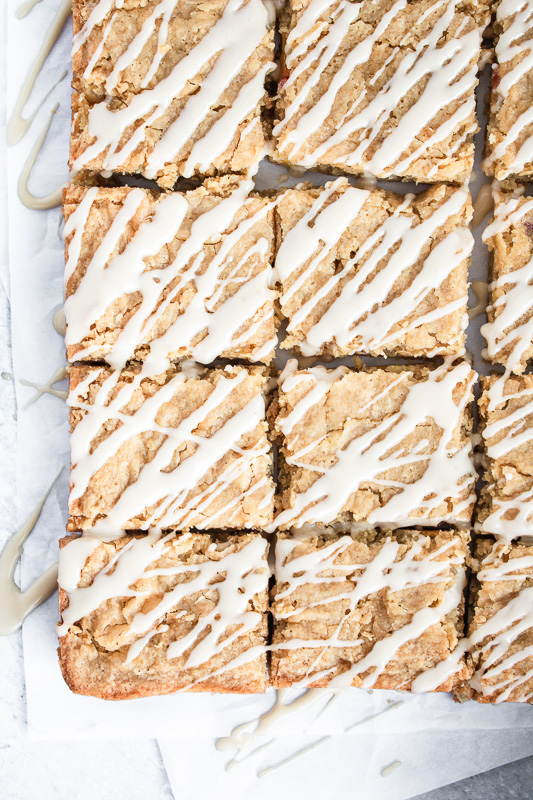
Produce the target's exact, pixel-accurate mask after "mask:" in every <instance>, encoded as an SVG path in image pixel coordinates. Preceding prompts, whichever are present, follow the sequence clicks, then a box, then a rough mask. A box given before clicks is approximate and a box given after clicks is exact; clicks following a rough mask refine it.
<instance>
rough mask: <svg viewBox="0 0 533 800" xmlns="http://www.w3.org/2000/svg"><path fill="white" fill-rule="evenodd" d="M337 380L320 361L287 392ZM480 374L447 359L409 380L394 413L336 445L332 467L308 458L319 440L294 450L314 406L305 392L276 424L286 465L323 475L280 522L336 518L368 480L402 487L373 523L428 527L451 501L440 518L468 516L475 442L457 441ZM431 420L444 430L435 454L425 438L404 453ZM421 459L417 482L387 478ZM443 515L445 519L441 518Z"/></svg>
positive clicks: (324, 387) (289, 381) (288, 383)
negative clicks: (425, 374) (436, 511)
mask: <svg viewBox="0 0 533 800" xmlns="http://www.w3.org/2000/svg"><path fill="white" fill-rule="evenodd" d="M290 363H291V368H292V369H295V368H296V364H295V362H290ZM286 374H287V373H285V375H286ZM337 374H338V373H337ZM409 374H410V373H409V372H400V373H398V374H397V375H395V376H394V377H393V379H392V380H391V382H390V383H389V384H388V386H387V387H386V388H385V389H384V390H383V392H381V393H380V394H379V395H378V396H376V397H374V398H373V399H372V400H371V401H370V402H369V403H368V408H372V406H373V405H374V404H375V403H377V402H379V401H380V400H381V399H382V398H383V397H386V396H387V395H388V394H389V393H390V391H391V390H392V389H393V388H394V387H395V386H396V384H397V383H399V382H402V381H405V379H406V377H407V376H408V375H409ZM331 379H332V375H331V374H329V375H328V372H327V371H326V370H325V369H324V368H323V367H315V368H312V369H309V370H305V371H302V372H297V373H296V374H295V375H293V376H289V377H288V378H285V380H283V381H282V383H281V391H282V392H288V391H290V389H291V387H292V386H293V385H294V382H295V381H302V382H305V383H307V384H308V386H309V389H310V390H311V389H316V387H317V386H318V385H320V387H321V388H320V390H319V392H320V393H321V394H322V395H325V393H326V392H327V391H329V388H330V384H331ZM475 379H476V374H475V372H473V371H472V370H471V368H470V366H469V365H468V364H467V363H466V362H462V363H460V364H458V365H456V366H454V367H451V368H450V367H449V366H448V365H447V364H445V365H443V366H442V367H439V368H437V369H434V370H432V371H430V373H429V374H428V377H427V379H425V380H417V381H416V382H415V383H413V384H412V385H411V386H409V388H408V393H407V396H406V397H405V400H404V401H403V403H402V406H401V408H400V409H399V410H398V411H397V412H396V413H394V414H391V415H390V416H388V417H386V418H385V419H384V420H382V421H381V422H379V423H377V424H376V425H375V426H374V427H372V428H371V429H370V430H369V431H367V432H366V433H363V434H361V435H359V436H356V437H355V438H353V439H352V440H351V441H349V442H348V444H346V446H345V447H344V448H343V449H340V450H338V451H337V453H336V461H335V462H334V463H333V464H332V465H331V466H330V467H329V468H326V467H322V466H320V467H319V466H315V465H314V464H313V463H312V461H305V459H304V458H303V456H305V455H306V454H307V453H308V452H311V453H313V452H316V448H317V447H319V446H320V442H321V439H319V440H317V441H314V442H312V443H311V444H310V445H309V446H308V447H307V448H306V450H305V452H302V451H300V452H298V451H295V444H296V442H297V440H298V428H297V426H298V425H305V419H306V418H307V414H309V413H311V414H312V407H311V409H309V408H308V402H305V399H306V396H305V395H304V396H303V402H302V400H299V401H298V402H296V406H295V408H294V409H293V411H292V413H291V415H290V417H287V418H286V419H284V420H280V421H279V423H277V424H278V426H279V428H280V429H281V430H282V432H283V433H284V435H285V437H286V448H287V451H288V452H287V456H286V460H287V463H288V464H292V465H299V466H301V467H303V468H305V469H307V470H310V471H312V472H313V471H314V472H316V474H317V479H316V480H315V481H314V483H312V484H311V485H310V486H309V488H307V489H306V490H305V491H303V492H300V493H299V494H297V495H296V497H295V499H294V501H293V506H292V508H288V509H286V510H284V511H282V512H281V513H280V514H279V515H278V516H277V518H276V526H277V527H286V526H288V525H296V526H298V527H299V526H301V525H303V524H304V523H306V522H311V523H313V522H325V523H327V522H331V521H333V520H335V518H336V517H337V515H338V514H339V513H341V511H342V509H343V507H344V506H345V504H346V503H348V501H349V499H350V496H351V495H352V493H353V492H355V491H357V489H358V488H359V487H360V486H361V484H366V483H374V484H377V485H378V486H380V487H383V489H386V488H396V489H399V490H400V491H398V492H397V493H396V494H394V495H393V496H391V498H390V499H389V500H388V501H387V502H385V503H384V504H383V505H381V506H380V507H378V508H377V509H375V510H373V511H371V512H370V513H369V514H368V515H367V518H366V521H367V522H368V523H369V524H371V525H374V524H378V523H387V524H391V525H396V526H408V525H409V524H415V525H423V524H427V522H428V520H429V524H432V522H431V516H430V515H431V511H432V510H433V509H436V508H438V507H439V506H440V505H441V504H443V503H445V502H447V503H448V504H449V506H450V511H449V512H448V513H447V514H446V513H444V514H443V518H442V519H445V520H446V521H449V522H455V521H460V520H461V518H462V517H463V518H464V519H465V521H466V517H465V516H464V515H465V512H467V510H468V509H469V508H470V507H471V505H472V503H473V502H474V499H475V495H474V491H473V489H474V477H475V473H474V466H473V462H472V457H471V444H470V441H464V442H463V443H462V444H459V445H457V444H454V443H453V439H454V436H456V435H457V431H458V429H460V427H461V423H462V420H463V415H464V411H465V408H466V405H467V403H468V402H469V401H470V399H471V390H472V386H473V384H474V381H475ZM461 386H463V388H462V390H461V396H460V398H459V400H458V401H457V402H456V401H455V400H454V391H456V390H457V389H460V387H461ZM365 410H366V407H364V408H360V409H358V411H359V412H363V411H365ZM427 420H433V422H434V423H435V424H436V425H437V426H438V427H439V428H440V429H441V430H442V435H441V437H440V439H439V441H438V443H437V446H436V449H435V450H434V451H433V452H432V453H428V452H425V451H426V450H427V447H426V445H427V442H426V441H425V440H424V441H423V442H420V443H419V446H418V447H417V448H415V449H413V450H411V451H410V452H409V453H407V454H406V453H405V452H404V446H405V445H404V442H405V440H406V438H407V437H409V436H410V435H411V434H413V432H414V431H415V429H416V427H417V426H418V425H422V424H424V422H426V421H427ZM420 463H423V464H425V470H424V473H423V475H422V477H421V478H420V479H419V480H416V481H414V482H412V483H407V482H403V481H399V480H396V479H395V480H392V479H387V478H386V477H385V473H386V471H387V470H392V469H395V468H398V467H401V466H404V465H408V464H420ZM465 493H466V496H465ZM420 512H422V513H421V514H420ZM418 515H419V516H418ZM435 521H436V520H433V523H434V522H435ZM439 521H442V520H441V518H439Z"/></svg>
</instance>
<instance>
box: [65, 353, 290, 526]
mask: <svg viewBox="0 0 533 800" xmlns="http://www.w3.org/2000/svg"><path fill="white" fill-rule="evenodd" d="M100 373H101V370H99V369H95V370H91V371H90V373H89V375H88V377H87V378H86V379H85V380H84V381H81V382H80V384H78V386H77V387H76V389H75V390H73V391H71V393H70V395H69V399H68V403H69V405H70V406H71V407H75V408H77V409H81V410H82V411H85V412H87V413H86V414H85V416H83V417H82V419H81V420H80V421H79V422H78V424H77V425H76V427H75V429H74V430H73V432H72V434H71V439H70V443H71V461H72V469H71V493H70V504H71V508H72V504H73V503H74V501H76V500H77V499H78V498H81V497H83V496H84V494H85V492H86V491H87V490H88V489H90V487H91V485H92V483H91V482H92V480H93V478H94V476H95V475H96V474H97V472H98V470H99V469H101V468H102V467H103V466H104V465H105V464H106V463H107V462H108V461H109V459H112V458H113V457H115V456H116V455H117V453H118V451H119V449H120V447H121V446H122V445H123V444H124V443H125V442H127V441H129V440H131V439H132V438H134V437H136V436H138V435H140V434H143V433H146V432H152V433H153V434H154V435H156V434H161V435H163V436H164V440H163V441H162V443H161V445H160V447H159V449H158V450H157V452H156V453H155V455H154V457H153V458H152V460H151V461H149V462H147V463H145V464H144V465H143V466H142V468H141V470H140V472H139V474H138V476H137V478H136V480H134V481H133V482H132V483H130V484H129V485H128V486H127V487H126V488H125V489H124V491H123V492H122V494H121V495H120V497H119V498H118V499H117V500H116V502H115V504H114V505H113V507H112V508H109V509H107V510H106V513H105V514H103V516H102V517H101V519H99V520H98V521H96V522H95V524H94V525H93V526H92V531H93V533H98V534H100V533H103V534H109V533H113V532H116V531H120V530H123V529H128V528H131V527H139V525H137V526H136V525H132V523H131V520H132V519H133V518H134V517H136V516H138V515H139V514H143V513H144V512H146V511H147V510H148V509H149V508H153V511H152V512H151V513H149V514H147V516H146V519H145V520H144V521H143V524H142V528H143V529H149V528H151V527H158V528H163V527H169V526H174V527H179V528H180V529H184V528H188V527H196V528H200V529H205V528H214V527H217V523H218V524H219V525H220V524H222V526H223V527H227V525H228V523H227V520H229V521H230V524H231V520H232V519H233V518H234V517H235V515H238V514H239V513H240V512H241V510H242V508H243V506H244V505H245V504H246V498H247V497H252V498H255V500H256V501H259V508H258V511H259V512H260V513H261V512H262V511H263V510H264V511H265V519H267V518H268V507H269V505H270V504H271V502H272V497H273V493H274V489H273V488H272V482H271V480H270V479H269V478H267V477H264V476H261V474H260V473H261V470H258V471H259V475H256V474H255V473H256V470H257V465H258V464H260V463H262V462H263V461H264V460H265V459H268V458H269V457H270V456H269V453H270V446H269V444H268V442H267V440H266V437H265V436H264V435H262V436H260V437H259V439H258V442H257V443H256V445H255V446H248V447H243V445H241V444H240V442H241V439H242V437H243V436H244V435H245V434H247V433H250V432H252V431H254V429H255V428H256V426H257V425H259V424H261V422H262V421H263V420H264V416H265V401H264V398H263V396H262V394H261V390H259V391H258V393H257V394H255V395H254V396H253V397H252V398H251V399H250V400H249V401H248V402H247V403H246V404H245V405H243V406H242V408H237V410H235V412H234V413H233V415H232V416H231V417H230V418H229V419H228V420H226V422H225V423H224V424H223V425H222V426H221V427H219V428H218V429H217V430H216V431H215V432H214V433H213V434H212V435H211V436H205V435H202V434H201V433H198V432H197V431H198V428H199V427H200V429H201V427H202V426H201V423H202V422H204V421H205V420H206V418H207V417H208V415H209V414H210V413H211V412H213V411H214V410H215V409H216V408H218V407H219V406H220V404H221V403H223V402H224V401H226V400H228V399H231V395H232V393H233V392H234V391H235V389H236V388H237V387H238V385H239V384H240V383H241V382H242V381H244V380H245V379H246V377H247V375H248V373H247V372H246V370H244V369H242V370H239V371H238V372H236V373H233V374H232V373H224V374H221V375H219V376H218V378H217V380H216V383H215V385H214V386H213V387H212V390H211V392H210V394H209V395H208V397H207V398H206V399H205V401H204V402H203V403H201V405H199V407H198V408H196V409H195V410H194V411H192V412H191V413H190V415H189V416H187V417H185V418H184V419H183V420H182V421H181V423H180V424H179V425H178V426H177V427H175V428H173V427H168V426H162V425H160V424H158V423H157V421H156V419H157V415H158V413H159V411H160V410H161V408H162V406H163V405H164V404H165V403H168V402H169V401H171V399H172V398H173V396H174V394H175V392H176V390H177V387H178V385H179V384H180V383H181V382H183V381H186V380H188V378H187V376H186V374H185V373H183V372H180V373H178V374H177V375H175V376H174V377H173V378H171V379H170V380H169V381H168V383H166V384H165V385H163V386H161V388H160V389H159V390H158V391H156V392H155V394H154V395H153V396H152V397H147V398H146V399H145V400H144V402H143V403H142V405H141V407H140V408H139V409H138V410H137V411H136V412H134V413H130V414H128V413H124V412H123V410H122V409H124V408H125V407H126V406H127V404H128V402H130V400H131V398H132V397H133V396H134V393H135V392H136V391H139V390H140V386H141V382H142V381H143V380H144V379H145V378H147V377H149V376H150V372H149V371H148V370H147V368H146V367H145V368H144V370H142V371H140V372H138V373H137V374H136V375H135V376H134V377H133V380H132V381H131V383H125V384H124V385H123V386H122V387H121V388H120V389H119V390H118V391H117V390H116V387H117V384H118V382H119V380H120V375H121V373H119V372H111V373H110V374H109V376H108V377H107V378H106V379H105V380H104V382H103V384H102V386H101V387H100V388H99V389H98V391H97V393H96V395H95V397H94V399H93V401H92V402H91V403H87V402H85V401H84V400H83V398H84V396H85V395H86V393H87V391H88V390H89V387H90V385H91V384H92V383H93V382H94V381H96V380H97V379H98V377H99V376H100ZM113 392H116V395H115V396H114V397H112V393H113ZM113 420H115V421H117V422H121V423H122V424H121V425H119V426H118V427H116V428H115V429H114V430H113V432H112V433H110V434H109V435H108V436H107V438H105V439H104V440H103V441H101V442H100V444H99V445H98V446H97V447H95V448H94V449H93V448H92V446H91V442H92V441H93V440H94V437H95V436H96V435H97V434H98V431H99V430H100V428H101V426H102V425H103V424H105V423H108V422H111V421H113ZM187 447H189V448H194V452H193V453H192V454H191V455H189V456H188V457H187V458H184V459H182V460H181V461H180V463H179V464H178V465H177V466H176V467H174V468H173V469H172V470H171V471H166V472H164V471H163V470H165V469H166V468H168V466H169V465H170V464H171V463H172V461H173V459H174V458H175V454H176V453H180V452H182V450H184V449H186V448H187ZM230 453H231V454H232V456H233V458H232V459H231V460H230V462H229V463H228V464H227V466H226V467H224V469H223V470H222V471H221V472H220V474H218V475H217V476H216V477H213V478H212V479H211V481H210V483H209V485H208V486H207V487H206V488H205V489H203V490H202V491H200V490H199V489H198V486H197V485H198V483H199V482H200V481H201V480H202V479H205V478H206V477H207V476H208V475H209V473H210V471H211V470H212V469H214V468H215V467H216V466H217V464H218V463H219V462H220V461H221V460H222V459H223V458H224V457H225V456H226V455H227V454H230ZM230 487H231V488H233V487H234V488H235V491H234V492H232V493H230V494H229V496H228V497H227V501H226V502H225V503H223V504H222V506H221V507H217V506H216V505H215V507H214V508H213V507H212V504H213V502H218V503H219V502H220V498H224V497H225V492H226V490H227V489H228V488H230ZM238 487H241V489H240V491H237V488H238ZM256 516H257V515H256ZM254 524H255V525H257V520H256V519H252V520H251V521H249V522H248V521H247V523H246V526H247V527H253V526H254Z"/></svg>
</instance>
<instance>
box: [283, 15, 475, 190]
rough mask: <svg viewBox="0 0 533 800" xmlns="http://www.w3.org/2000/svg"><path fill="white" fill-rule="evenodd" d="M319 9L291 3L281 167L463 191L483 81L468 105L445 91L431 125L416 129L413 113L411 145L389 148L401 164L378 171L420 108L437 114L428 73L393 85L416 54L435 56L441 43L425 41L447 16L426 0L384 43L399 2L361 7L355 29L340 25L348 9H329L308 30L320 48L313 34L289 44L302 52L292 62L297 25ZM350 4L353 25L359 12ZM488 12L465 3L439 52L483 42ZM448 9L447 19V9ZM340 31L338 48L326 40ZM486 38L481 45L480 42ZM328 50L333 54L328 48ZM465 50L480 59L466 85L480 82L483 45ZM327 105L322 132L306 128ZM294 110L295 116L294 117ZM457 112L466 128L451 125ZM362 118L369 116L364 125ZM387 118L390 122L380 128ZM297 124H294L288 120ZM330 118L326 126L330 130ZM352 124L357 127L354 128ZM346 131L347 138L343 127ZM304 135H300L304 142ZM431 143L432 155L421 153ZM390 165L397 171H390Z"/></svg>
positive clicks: (461, 66) (397, 19)
mask: <svg viewBox="0 0 533 800" xmlns="http://www.w3.org/2000/svg"><path fill="white" fill-rule="evenodd" d="M309 4H310V2H309V0H290V4H289V8H290V14H287V15H285V17H284V18H283V21H282V34H283V38H284V45H285V46H284V50H285V58H284V61H283V71H282V79H281V82H280V85H279V90H278V91H279V99H278V102H277V106H276V120H277V122H278V123H280V122H282V123H285V127H282V128H281V131H278V138H277V144H276V149H275V151H274V157H275V159H276V160H279V161H280V162H281V163H287V164H292V165H295V164H296V165H298V164H302V165H305V166H306V167H307V168H313V169H314V168H315V167H317V166H318V168H319V169H324V168H326V169H328V170H329V171H339V170H341V169H342V170H343V171H344V172H348V173H352V174H355V175H361V174H364V173H365V172H371V173H372V174H374V175H377V176H378V177H379V178H386V179H390V178H396V179H402V180H413V181H417V182H424V183H437V182H439V181H449V182H458V183H459V182H463V181H464V180H466V179H467V178H468V176H469V174H470V172H471V170H472V166H473V156H474V138H473V137H474V133H475V131H476V117H475V111H474V107H473V103H472V105H471V106H469V107H468V111H469V113H466V110H467V103H466V100H467V98H469V99H470V100H472V99H473V96H474V88H475V80H471V79H470V80H468V79H467V81H466V82H467V85H468V88H467V90H466V91H465V92H464V93H463V94H462V95H461V96H460V97H457V96H456V95H455V94H454V93H453V92H450V93H449V99H448V100H447V98H446V96H442V95H443V94H444V92H443V86H442V84H441V85H440V86H439V89H440V92H439V94H440V95H441V103H440V106H439V107H438V110H437V111H436V113H434V114H433V115H432V116H431V118H430V119H427V120H426V118H425V116H424V114H423V113H420V114H419V115H418V117H419V122H417V121H414V120H413V115H411V117H410V119H409V125H408V126H405V125H404V130H403V140H402V144H403V147H402V146H400V145H398V144H397V143H396V142H395V143H394V145H391V147H390V148H389V149H391V148H392V149H393V150H394V154H395V161H393V159H392V157H389V160H388V162H387V159H386V158H382V159H381V160H380V159H379V158H378V159H377V163H374V161H375V160H376V154H377V155H378V156H379V152H380V148H381V149H382V148H384V147H385V145H384V142H385V143H387V138H388V137H389V136H391V135H392V134H394V133H395V132H396V133H398V128H399V125H400V123H401V121H402V120H405V118H406V115H407V114H408V113H409V111H410V110H411V109H412V108H414V106H415V104H416V103H418V104H421V103H426V106H427V104H428V100H429V103H431V98H429V99H428V93H427V92H426V93H425V94H424V91H425V89H426V86H427V85H428V80H430V78H428V75H427V74H423V75H422V76H421V77H420V78H419V80H418V81H414V82H412V83H409V82H407V81H403V82H402V81H400V84H399V85H398V84H397V83H395V82H394V80H393V79H394V76H395V75H397V74H398V73H399V72H400V71H401V68H402V61H403V60H404V59H405V58H409V57H410V56H411V55H412V53H413V51H415V50H418V52H420V54H421V56H422V57H423V55H426V54H427V53H425V52H424V51H425V50H426V47H427V52H431V51H432V50H433V49H435V44H434V43H433V42H432V44H431V45H429V46H427V44H426V47H425V46H424V45H423V44H422V42H423V40H424V39H426V42H427V37H428V35H429V34H430V33H431V31H432V29H433V26H434V25H435V24H436V19H437V17H438V15H436V14H435V13H433V14H432V13H431V9H434V4H433V3H432V2H431V0H427V1H426V0H417V2H410V3H407V4H406V5H405V6H400V10H401V13H396V14H395V15H393V17H392V19H388V22H387V24H386V25H385V27H382V28H380V29H379V35H377V39H376V40H374V39H373V38H372V37H373V35H374V34H375V33H376V30H377V29H378V25H379V24H380V23H384V22H385V21H387V16H386V15H387V13H388V12H390V11H391V10H392V8H393V7H394V0H377V2H376V0H365V2H361V3H358V4H357V5H358V13H357V14H353V15H352V20H351V23H350V24H349V25H344V23H343V22H342V21H339V20H341V19H342V15H341V14H340V13H339V10H338V9H336V11H337V14H336V15H334V14H333V13H332V11H331V8H324V11H323V13H322V14H321V15H320V16H319V18H318V19H315V18H313V17H311V19H310V20H308V25H307V28H305V27H304V30H307V31H313V33H312V35H310V36H309V40H310V43H306V42H305V40H304V36H303V35H302V36H300V38H296V39H294V40H293V41H290V42H289V44H290V46H291V48H292V50H293V51H297V52H298V57H293V59H292V60H291V58H290V53H289V54H288V52H287V50H288V47H287V38H288V35H289V33H292V34H293V35H294V31H295V27H296V24H297V22H298V21H299V20H301V19H302V16H303V14H304V13H305V11H306V10H307V9H308V8H309ZM343 5H344V9H343V10H344V12H345V13H344V17H346V15H347V14H349V12H348V9H349V7H350V4H349V3H345V4H343ZM446 9H447V10H448V7H446ZM488 9H489V2H488V0H482V1H481V2H476V1H475V0H473V2H465V3H459V4H456V6H454V13H453V15H452V17H451V19H450V20H449V24H448V26H447V28H446V29H445V31H444V32H443V33H442V35H441V36H440V37H438V46H439V47H444V46H445V45H447V44H449V43H450V42H452V41H454V40H455V41H460V39H461V37H463V36H465V37H469V41H470V42H471V41H472V38H474V41H475V39H476V33H475V31H476V29H477V30H480V31H481V30H482V29H483V27H484V25H486V24H487V22H488V20H489V13H488ZM439 10H440V11H441V13H444V12H443V7H440V9H439ZM334 24H336V25H337V27H338V29H340V31H341V33H342V36H339V39H340V41H339V43H337V42H336V41H335V39H334V37H330V39H333V41H328V40H327V39H326V38H325V37H326V36H327V34H328V31H329V30H330V26H331V27H333V25H334ZM439 30H440V29H439ZM480 40H481V37H479V44H480V43H481V41H480ZM368 41H371V42H372V47H371V48H370V47H368V48H367V49H364V50H363V48H364V46H365V43H366V42H368ZM326 43H327V44H328V45H329V50H328V49H326ZM306 44H307V46H306ZM308 48H309V50H308ZM356 48H359V49H360V50H361V57H360V59H357V60H354V61H353V66H352V69H351V71H350V70H346V73H345V74H343V75H342V76H341V77H340V79H339V70H340V69H342V67H343V65H344V64H345V62H346V61H349V55H350V54H351V53H354V51H355V50H356ZM461 52H464V53H465V54H467V53H468V54H469V55H470V62H469V63H468V60H467V59H465V58H461V59H459V63H458V64H457V66H456V70H457V72H456V74H455V79H456V80H461V79H465V78H470V76H472V75H473V76H475V74H476V70H477V62H478V58H479V56H480V52H481V50H480V47H478V48H476V47H475V46H474V47H473V48H472V50H471V49H470V44H469V45H468V46H467V47H466V46H465V49H464V51H461ZM315 53H316V55H315V57H314V58H313V55H314V54H315ZM419 58H420V57H419ZM324 60H325V64H324V65H323V67H324V68H323V71H322V72H321V73H320V71H319V67H320V65H321V64H322V62H324ZM465 61H466V62H467V63H465ZM403 66H404V68H405V65H403ZM441 69H442V67H441ZM294 73H297V78H294ZM291 78H292V79H291ZM335 78H337V82H336V86H335V89H336V92H335V94H334V100H333V98H332V99H331V100H328V98H327V96H326V93H327V92H328V90H330V87H331V86H332V85H333V82H334V80H335ZM306 81H309V83H310V88H309V87H308V88H307V89H304V87H305V84H306ZM434 90H435V89H433V91H434ZM331 91H332V90H331ZM437 91H438V89H437ZM389 97H392V98H394V100H395V101H396V103H395V107H394V110H393V111H391V110H390V109H389V108H388V106H387V100H388V99H389ZM380 98H382V99H381V101H380ZM324 102H325V106H324V108H326V109H327V111H328V113H327V114H322V115H321V116H320V117H319V119H318V122H319V124H318V127H317V126H316V123H315V125H313V124H310V125H309V126H308V127H305V125H304V126H302V120H304V121H305V115H306V114H307V113H309V114H310V115H311V114H312V113H315V116H316V109H317V106H318V104H319V103H322V104H324ZM371 103H373V106H371V108H374V107H375V111H374V113H373V114H369V115H368V119H366V117H365V110H366V108H367V106H370V104H371ZM291 106H292V113H291V114H290V115H289V111H290V110H291ZM294 109H295V110H294ZM459 109H461V111H459ZM454 114H456V115H458V116H460V122H458V123H457V122H456V124H455V125H452V126H451V131H449V130H448V127H449V123H450V120H452V119H453V116H454ZM288 115H289V116H288ZM358 115H360V116H361V118H362V120H361V121H359V124H357V120H358ZM378 117H379V118H380V123H381V125H380V126H379V127H378V124H377V122H378ZM287 118H288V122H285V121H286V119H287ZM323 118H324V121H323V122H321V121H322V119H323ZM352 119H355V120H356V123H354V124H353V125H352V126H351V127H350V122H351V120H352ZM320 123H321V124H320ZM417 124H420V128H417ZM344 125H346V128H347V130H346V131H344V129H343V126H344ZM447 125H448V127H447ZM298 127H299V129H300V132H299V134H298V136H296V135H295V131H296V129H297V128H298ZM406 128H407V129H406ZM439 129H441V130H442V134H441V137H440V139H439V136H438V135H437V131H439ZM275 131H276V129H275ZM339 131H341V132H344V134H345V135H344V138H343V137H341V136H339ZM291 136H294V139H296V140H297V141H298V148H297V149H296V152H294V151H293V150H292V147H291V145H292V142H293V139H291ZM409 137H411V138H409ZM369 142H370V144H369ZM363 144H366V147H365V148H363V147H362V145H363ZM421 145H425V147H423V148H421ZM361 149H363V150H364V152H361ZM420 150H421V152H420ZM396 154H397V157H396ZM384 163H387V166H383V164H384Z"/></svg>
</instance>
